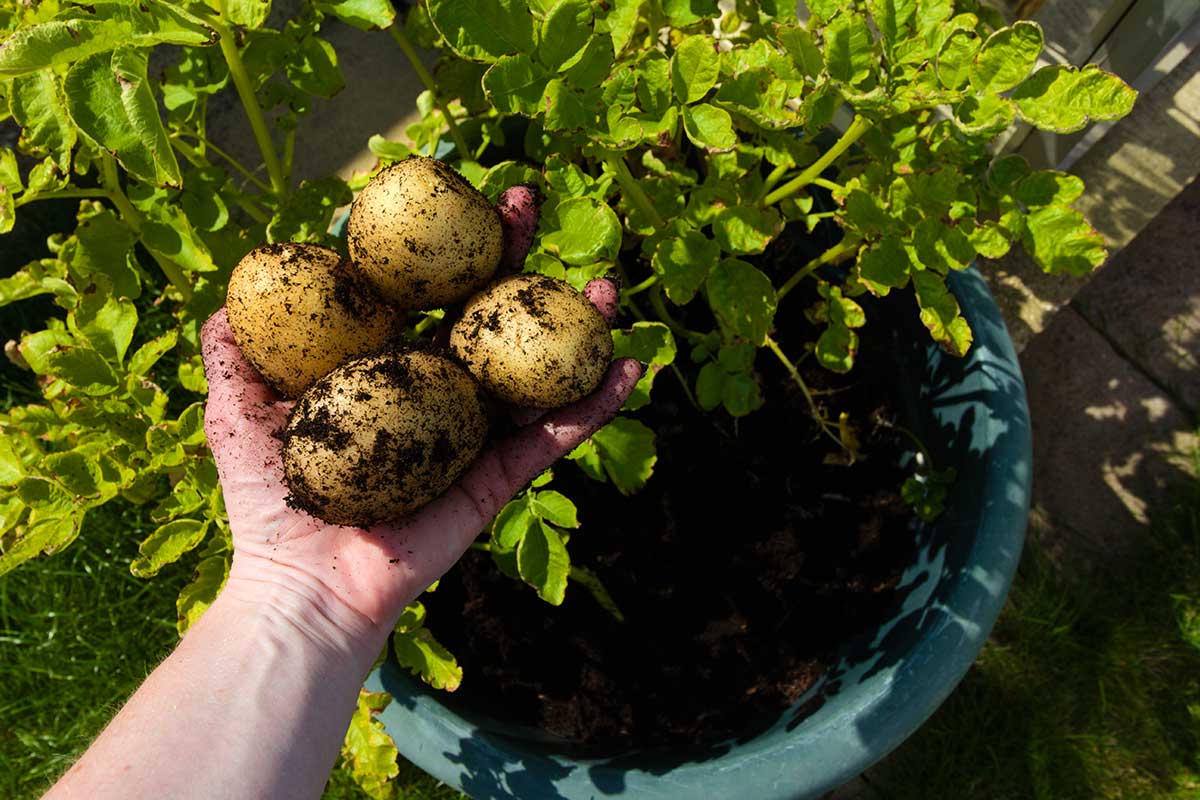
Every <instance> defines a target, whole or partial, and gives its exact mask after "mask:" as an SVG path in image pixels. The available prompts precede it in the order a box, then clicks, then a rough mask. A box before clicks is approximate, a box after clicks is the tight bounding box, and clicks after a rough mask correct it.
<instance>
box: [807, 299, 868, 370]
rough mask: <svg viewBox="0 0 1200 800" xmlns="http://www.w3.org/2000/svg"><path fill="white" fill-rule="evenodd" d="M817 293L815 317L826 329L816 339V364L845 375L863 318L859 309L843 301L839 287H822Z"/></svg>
mask: <svg viewBox="0 0 1200 800" xmlns="http://www.w3.org/2000/svg"><path fill="white" fill-rule="evenodd" d="M818 290H819V291H820V293H821V297H822V298H823V303H822V304H821V305H820V306H819V309H820V310H819V312H818V314H817V316H818V318H819V319H821V320H822V321H824V322H825V324H826V326H827V327H826V328H825V331H824V332H823V333H822V334H821V336H820V338H819V339H817V345H816V355H817V361H819V362H820V363H821V366H823V367H825V368H826V369H828V370H831V371H833V372H849V371H850V369H851V368H852V367H853V366H854V358H855V356H857V355H858V334H857V333H856V332H855V329H856V328H861V327H862V326H863V325H865V324H866V321H867V317H866V314H865V313H864V312H863V309H862V306H860V305H859V304H858V303H856V302H854V301H853V300H852V299H850V298H849V297H844V296H843V295H842V290H841V289H840V288H839V287H837V286H830V285H829V284H827V283H822V284H820V285H819V286H818Z"/></svg>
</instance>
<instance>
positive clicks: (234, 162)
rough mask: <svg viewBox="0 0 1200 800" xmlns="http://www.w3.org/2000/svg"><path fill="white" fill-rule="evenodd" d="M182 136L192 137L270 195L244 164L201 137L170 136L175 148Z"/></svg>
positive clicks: (193, 135) (269, 191) (267, 188)
mask: <svg viewBox="0 0 1200 800" xmlns="http://www.w3.org/2000/svg"><path fill="white" fill-rule="evenodd" d="M182 136H190V137H192V138H193V139H195V140H196V141H197V142H199V143H200V144H201V145H203V146H204V149H205V150H212V151H213V152H214V153H216V154H217V155H219V156H220V157H221V158H222V159H224V160H225V162H226V163H227V164H229V166H231V167H233V168H234V170H236V171H237V172H238V173H239V174H240V175H241V176H242V177H243V178H245V179H246V180H248V181H250V183H253V184H254V185H255V186H257V187H258V188H259V189H262V190H263V191H264V192H266V193H268V194H270V193H271V187H270V186H268V185H267V184H265V183H263V182H262V181H261V180H259V179H258V178H256V177H254V173H253V172H251V171H250V170H248V169H247V168H246V167H245V165H244V164H242V163H241V162H240V161H238V160H237V159H236V158H234V157H233V156H231V155H229V153H226V152H225V151H224V150H222V149H221V148H219V147H217V146H216V145H215V144H213V143H212V142H210V141H208V140H207V139H205V138H204V137H203V136H198V135H196V134H194V133H187V134H184V133H180V134H176V135H175V136H172V137H171V139H172V141H173V142H174V143H175V146H176V147H178V146H180V145H181V144H183V143H182V142H181V141H179V137H182ZM184 146H185V147H187V146H188V145H184Z"/></svg>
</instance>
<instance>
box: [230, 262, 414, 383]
mask: <svg viewBox="0 0 1200 800" xmlns="http://www.w3.org/2000/svg"><path fill="white" fill-rule="evenodd" d="M225 305H226V308H227V311H228V314H229V327H231V328H232V329H233V336H234V340H235V341H236V342H237V344H238V347H239V348H241V351H242V354H243V355H245V356H246V359H247V360H248V361H249V362H250V363H251V364H253V365H254V368H255V369H257V370H258V371H259V373H260V374H261V375H262V376H263V378H264V379H266V381H267V383H269V384H271V386H273V387H274V388H275V389H276V390H277V391H279V392H280V393H281V394H283V395H285V396H286V397H293V398H294V397H299V396H300V395H301V394H303V393H304V390H305V389H307V388H308V387H309V386H311V385H312V384H313V382H314V381H316V380H317V379H318V378H320V377H321V376H322V375H325V374H326V373H328V372H329V371H330V370H332V369H333V368H334V367H336V366H338V365H339V364H344V363H345V362H347V361H349V360H350V359H352V358H354V357H356V356H359V355H362V354H364V353H366V352H368V351H370V350H374V349H377V348H379V347H380V346H382V345H383V344H384V342H386V341H387V339H388V338H389V337H390V336H391V335H392V334H393V332H394V325H395V320H396V313H395V312H394V311H393V310H392V309H391V308H389V307H388V306H387V304H386V303H384V301H383V298H382V297H380V295H379V293H378V292H377V291H376V290H375V289H374V288H373V287H372V286H371V285H370V284H369V283H367V282H366V281H364V280H363V278H362V276H361V275H359V274H358V272H357V271H356V270H355V269H354V267H353V265H351V264H350V262H349V261H347V260H346V259H344V258H342V257H341V256H340V255H338V254H337V253H336V252H335V251H333V250H330V249H329V248H327V247H320V246H318V245H314V244H300V243H295V242H289V243H284V244H268V245H263V246H262V247H257V248H255V249H254V250H252V251H250V253H249V254H247V255H246V257H245V258H243V259H242V260H241V261H240V262H238V265H237V266H236V267H234V269H233V275H232V276H231V277H230V278H229V293H228V295H227V297H226V300H225Z"/></svg>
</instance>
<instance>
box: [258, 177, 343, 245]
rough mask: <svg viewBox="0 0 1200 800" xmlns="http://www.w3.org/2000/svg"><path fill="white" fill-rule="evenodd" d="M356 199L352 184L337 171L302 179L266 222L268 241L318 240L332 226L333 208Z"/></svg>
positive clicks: (334, 209)
mask: <svg viewBox="0 0 1200 800" xmlns="http://www.w3.org/2000/svg"><path fill="white" fill-rule="evenodd" d="M353 199H354V193H353V192H352V191H350V187H349V186H348V185H347V184H346V182H345V181H344V180H342V179H341V178H339V177H337V176H336V175H331V176H329V177H326V178H318V179H316V180H311V181H303V182H301V184H300V188H299V189H297V190H296V191H295V192H292V193H291V194H290V195H289V196H288V198H287V200H286V201H284V204H283V206H281V207H280V209H279V211H277V212H276V213H275V216H273V217H272V218H271V221H270V222H269V223H267V241H269V242H319V241H321V240H322V239H324V237H325V234H326V232H327V231H328V230H329V224H330V223H331V222H332V221H333V212H334V211H336V210H337V209H338V208H339V207H341V206H344V205H349V204H350V201H351V200H353Z"/></svg>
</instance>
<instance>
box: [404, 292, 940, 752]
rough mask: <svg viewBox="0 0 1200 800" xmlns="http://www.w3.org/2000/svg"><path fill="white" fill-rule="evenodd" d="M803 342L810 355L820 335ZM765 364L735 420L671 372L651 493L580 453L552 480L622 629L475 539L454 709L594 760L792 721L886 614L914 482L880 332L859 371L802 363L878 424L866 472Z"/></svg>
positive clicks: (448, 622) (465, 586)
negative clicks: (798, 706) (759, 395)
mask: <svg viewBox="0 0 1200 800" xmlns="http://www.w3.org/2000/svg"><path fill="white" fill-rule="evenodd" d="M797 294H800V292H799V291H798V292H797ZM896 294H898V293H896ZM897 299H900V298H897ZM908 300H909V302H911V298H908ZM807 302H808V298H802V297H789V298H788V299H787V301H786V303H787V308H786V311H787V312H788V313H789V315H790V316H791V318H792V319H795V318H797V317H800V312H801V310H802V309H803V308H804V307H805V305H806V303H807ZM901 302H903V300H901ZM784 310H785V309H781V313H783V312H784ZM904 310H906V311H908V310H909V309H904ZM909 316H915V315H913V314H911V313H910V314H909ZM880 327H886V326H880ZM700 329H701V330H703V329H704V328H700ZM868 330H869V328H868ZM912 335H920V331H919V330H918V332H916V333H913V334H912ZM789 338H790V341H784V342H783V346H784V347H785V348H786V349H787V351H788V352H790V353H793V354H794V355H797V356H799V355H800V354H801V353H802V352H803V348H802V343H803V341H805V340H806V338H808V339H809V340H811V338H812V337H811V335H806V332H805V331H802V330H797V331H795V333H794V335H793V336H792V337H789ZM769 358H770V354H769V353H768V352H767V351H765V350H764V351H761V352H760V354H759V356H758V360H757V362H756V366H757V368H758V370H759V373H760V375H761V377H762V386H763V393H764V397H765V400H766V402H765V405H764V407H763V408H762V409H761V410H759V411H757V412H755V413H753V414H751V415H749V416H748V417H744V418H742V419H739V420H736V421H735V420H733V419H732V418H731V417H729V416H728V415H727V414H724V413H723V412H717V413H712V414H705V413H701V412H697V411H696V410H694V409H693V408H692V406H691V405H690V404H689V403H688V401H687V399H686V397H685V396H684V394H683V392H682V391H681V389H680V385H679V382H678V381H677V380H676V378H675V376H674V375H672V374H671V373H670V372H669V371H666V372H663V373H662V374H660V375H659V376H658V377H657V379H656V381H655V385H654V391H653V398H654V399H653V402H652V403H651V405H650V406H648V407H646V408H645V409H642V410H640V411H637V412H634V413H633V414H632V416H634V417H635V418H637V419H640V420H641V421H643V422H645V423H646V424H647V425H649V426H650V427H651V428H652V429H654V430H655V431H656V432H657V443H658V462H657V464H656V465H655V469H654V475H653V477H652V478H651V479H650V481H649V483H648V484H647V485H646V487H645V488H644V489H643V490H642V491H641V492H639V493H637V494H635V495H633V496H630V497H626V498H622V497H620V496H619V495H618V494H617V493H616V490H615V489H614V488H613V487H612V486H611V485H603V484H599V483H596V482H594V481H592V480H590V479H589V478H587V477H585V476H584V475H583V474H582V473H581V472H580V470H579V469H578V468H576V467H575V466H574V465H572V464H570V463H568V462H562V463H560V464H559V465H558V466H557V467H556V468H555V472H554V474H555V477H554V481H553V483H552V484H551V486H550V487H549V488H554V489H558V490H559V491H562V492H563V493H564V494H566V495H567V496H568V497H570V498H572V499H573V500H574V501H575V502H576V504H577V505H578V507H579V517H580V520H581V521H582V523H583V527H582V528H581V529H580V530H579V531H577V532H573V533H572V535H571V541H570V545H569V550H570V553H571V559H572V562H573V563H575V564H579V565H581V566H585V567H588V568H590V569H592V570H594V571H595V572H597V573H598V574H599V576H600V578H601V580H602V581H603V583H604V585H605V587H606V588H607V589H608V591H609V592H610V593H611V595H612V597H613V599H614V600H615V601H616V603H617V605H618V606H619V608H620V609H621V610H622V611H623V612H624V614H625V622H623V623H621V622H618V621H616V620H615V619H614V618H613V617H612V616H611V615H610V614H609V613H608V612H606V611H605V610H604V609H602V608H601V607H600V605H599V604H598V603H597V602H596V601H595V600H594V599H593V598H592V597H591V596H590V595H589V593H588V592H587V590H586V589H585V588H584V587H583V586H581V585H579V584H577V583H572V584H571V585H570V586H569V587H568V591H567V599H566V602H565V603H564V604H563V605H562V606H561V607H558V608H553V607H550V606H548V605H547V604H545V603H544V602H542V601H541V600H539V599H538V598H537V596H536V595H535V593H534V592H533V590H531V589H530V588H529V587H527V586H524V585H522V584H520V583H518V582H516V581H513V580H511V579H509V578H507V577H505V576H504V575H502V574H501V573H500V572H499V570H498V569H497V568H496V567H495V566H494V565H493V564H492V562H491V559H490V557H489V556H488V555H487V554H486V553H481V552H477V551H471V552H468V554H467V556H466V557H464V558H463V559H462V561H461V562H460V563H459V565H458V567H456V568H455V569H454V570H452V571H451V572H450V573H449V574H448V575H447V576H446V577H445V578H444V579H443V580H442V581H441V584H440V585H439V588H438V589H437V591H436V592H434V593H432V594H429V595H426V597H425V598H424V600H425V602H426V605H427V607H428V610H429V619H430V623H431V626H432V628H433V630H434V631H435V632H436V635H437V637H438V638H439V639H440V640H441V641H442V642H443V643H444V644H445V645H446V646H447V647H448V648H449V649H450V651H451V652H453V653H454V654H455V655H456V656H457V658H458V660H459V663H460V664H462V665H463V668H464V680H463V683H462V686H461V688H460V689H459V690H458V692H457V693H456V696H455V697H454V698H453V702H454V703H455V705H456V706H458V707H460V708H461V707H466V708H469V709H472V710H477V711H481V712H484V713H488V714H489V715H492V716H495V717H497V718H500V719H506V720H512V721H515V722H517V723H519V724H524V725H528V726H534V727H539V728H542V729H544V730H545V731H547V732H548V733H550V734H553V735H554V736H556V737H560V738H561V739H563V740H565V742H567V743H569V745H568V749H574V750H576V751H582V752H590V753H596V754H602V753H606V752H614V751H622V750H627V749H629V748H630V747H637V748H649V749H654V748H658V747H665V746H671V745H675V746H678V745H680V744H687V745H696V744H702V743H712V742H717V741H720V740H726V739H728V738H729V737H730V736H731V735H732V736H736V735H739V734H744V733H746V732H747V731H748V730H750V729H754V728H755V727H756V726H761V725H766V724H770V723H771V722H773V721H774V720H776V719H778V718H779V715H780V714H781V713H782V712H783V711H785V710H786V709H787V708H788V706H790V705H791V704H792V703H793V702H795V701H796V700H797V699H798V698H799V697H801V695H803V694H804V692H805V691H807V690H808V689H809V688H810V687H812V686H813V684H814V683H815V682H816V681H817V680H818V679H819V678H820V677H821V675H822V674H823V673H824V672H825V670H826V668H827V666H828V665H829V663H830V657H831V655H832V654H833V653H834V651H835V650H836V648H837V646H838V644H839V643H840V642H843V641H845V640H846V638H847V637H849V636H852V635H854V634H855V633H856V632H858V631H861V630H864V629H865V628H867V627H868V626H869V625H871V624H872V623H875V622H878V621H880V620H882V619H883V618H884V616H885V614H886V612H887V611H888V610H889V608H890V607H891V605H892V603H893V602H895V597H894V592H893V591H892V587H893V586H894V585H895V584H896V582H897V580H898V578H899V576H900V573H901V571H902V570H903V568H904V566H905V565H906V564H908V563H911V560H912V556H913V552H914V548H915V546H914V543H913V536H912V531H911V529H910V518H911V513H910V510H909V509H908V507H907V506H906V505H905V504H904V503H903V502H902V500H901V499H900V497H899V493H898V488H899V486H900V483H901V482H902V480H903V478H904V474H903V472H902V471H900V470H899V468H898V461H899V458H900V456H901V454H902V453H903V452H904V451H905V450H906V449H908V448H907V446H906V444H905V442H903V441H902V440H901V437H900V436H899V435H898V434H897V433H896V432H895V430H894V429H892V428H890V427H888V426H887V425H879V424H877V423H871V422H870V421H871V420H879V419H885V420H893V419H894V414H893V412H892V407H893V406H894V405H896V403H895V402H894V401H893V398H892V394H893V392H892V388H891V387H892V386H893V385H894V383H895V377H896V376H895V375H894V372H895V370H896V358H895V357H894V353H891V352H890V351H889V349H888V347H887V346H886V344H885V343H881V342H877V341H876V342H871V341H866V342H864V343H863V348H862V350H861V351H860V355H859V363H858V366H857V367H856V370H855V376H854V379H853V381H850V380H847V379H846V378H843V377H839V376H836V375H833V374H832V373H830V372H828V371H825V370H823V369H821V368H819V367H817V366H816V365H815V364H813V363H812V362H813V359H811V358H810V359H807V360H806V361H805V364H804V365H802V368H801V369H802V373H803V374H804V376H805V380H806V381H807V383H808V385H809V386H810V387H811V388H813V389H816V390H818V391H830V390H836V392H837V393H836V395H832V396H831V395H822V396H821V398H820V399H822V400H823V401H824V400H830V399H832V398H834V397H836V404H837V405H836V407H837V408H840V409H843V410H845V411H847V412H848V413H849V414H850V415H851V418H852V419H854V420H856V421H858V422H859V423H860V424H862V423H866V424H864V425H863V427H862V428H860V430H859V431H858V433H859V435H860V437H862V439H863V450H864V453H865V458H863V459H861V460H859V461H858V462H857V463H855V464H854V465H853V466H846V465H845V464H844V462H843V459H842V454H841V452H840V451H839V448H838V447H837V445H835V444H834V443H833V442H832V441H831V440H829V439H828V438H825V437H820V436H817V435H816V433H815V432H814V426H813V425H812V423H811V420H810V415H809V412H808V409H807V404H806V402H805V400H804V398H803V396H802V395H800V393H799V392H797V391H796V389H795V386H794V385H793V384H792V383H791V382H790V381H789V379H788V376H787V374H786V373H785V372H784V370H783V369H782V368H780V366H779V364H778V363H777V362H776V361H774V360H773V359H771V360H768V359H769ZM679 362H680V364H681V365H688V353H687V350H686V349H683V348H681V352H680V354H679ZM817 702H819V700H818V701H817Z"/></svg>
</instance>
